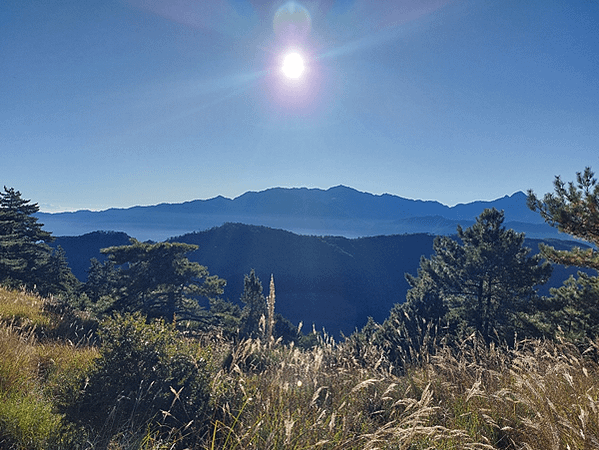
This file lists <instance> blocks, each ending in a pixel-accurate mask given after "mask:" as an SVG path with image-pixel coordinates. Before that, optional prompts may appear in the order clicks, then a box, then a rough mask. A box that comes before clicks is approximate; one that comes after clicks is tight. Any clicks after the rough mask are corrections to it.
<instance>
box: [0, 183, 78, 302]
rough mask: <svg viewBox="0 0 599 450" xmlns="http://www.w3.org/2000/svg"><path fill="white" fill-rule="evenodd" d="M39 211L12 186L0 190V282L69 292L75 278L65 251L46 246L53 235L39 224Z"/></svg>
mask: <svg viewBox="0 0 599 450" xmlns="http://www.w3.org/2000/svg"><path fill="white" fill-rule="evenodd" d="M38 211H39V206H38V205H37V203H31V201H30V200H25V199H23V198H22V196H21V193H20V192H19V191H16V190H15V189H14V188H7V187H6V186H4V192H0V283H2V284H5V285H7V286H9V287H13V288H16V287H25V288H27V289H30V290H35V291H37V292H38V293H40V294H42V295H48V294H64V293H67V294H69V293H72V292H73V291H74V290H75V289H76V287H77V285H78V281H77V279H76V278H75V277H74V276H73V274H72V272H71V270H70V269H69V267H68V265H67V263H66V256H65V253H64V251H63V250H62V249H61V248H59V249H57V250H55V251H53V250H52V248H51V247H50V246H49V245H48V243H50V242H52V241H53V240H54V238H53V237H52V235H51V233H49V232H48V231H45V230H43V229H42V227H43V224H41V223H38V219H37V217H35V216H34V214H35V213H37V212H38Z"/></svg>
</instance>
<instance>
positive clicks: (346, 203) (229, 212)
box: [37, 186, 558, 241]
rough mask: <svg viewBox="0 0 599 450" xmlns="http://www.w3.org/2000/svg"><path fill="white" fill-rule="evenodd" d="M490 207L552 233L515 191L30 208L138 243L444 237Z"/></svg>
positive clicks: (297, 195) (64, 223)
mask: <svg viewBox="0 0 599 450" xmlns="http://www.w3.org/2000/svg"><path fill="white" fill-rule="evenodd" d="M493 207H494V208H496V209H498V210H504V211H505V223H504V225H505V226H506V227H507V228H513V229H514V230H516V231H522V232H525V233H526V235H527V237H531V238H539V239H544V238H557V237H558V233H557V231H556V230H555V229H554V228H551V227H550V226H549V225H547V224H545V223H544V222H543V220H542V218H541V217H540V216H539V215H538V214H536V213H534V212H533V211H531V210H530V209H528V207H527V206H526V195H525V194H524V193H522V192H516V193H515V194H513V195H511V196H507V195H506V196H505V197H502V198H499V199H496V200H493V201H475V202H472V203H467V204H459V205H455V206H453V207H449V206H446V205H443V204H441V203H439V202H436V201H422V200H410V199H406V198H402V197H399V196H396V195H390V194H383V195H373V194H370V193H365V192H359V191H357V190H355V189H352V188H349V187H346V186H337V187H333V188H330V189H327V190H322V189H307V188H291V189H289V188H273V189H268V190H265V191H261V192H247V193H245V194H243V195H241V196H239V197H237V198H235V199H228V198H225V197H221V196H219V197H215V198H212V199H209V200H193V201H190V202H185V203H179V204H166V203H164V204H159V205H154V206H135V207H132V208H126V209H108V210H105V211H76V212H64V213H38V214H37V217H38V218H39V219H40V222H42V223H44V225H45V229H46V230H48V231H51V232H52V233H53V234H54V235H55V236H77V235H81V234H85V233H90V232H93V231H96V230H113V231H123V232H125V233H127V234H128V235H130V236H134V237H135V238H137V239H139V240H154V241H161V240H165V239H168V238H170V237H172V236H178V235H183V234H186V233H190V232H194V231H201V230H207V229H209V228H213V227H218V226H221V225H223V224H224V223H228V222H231V223H245V224H249V225H262V226H267V227H270V228H278V229H283V230H287V231H291V232H294V233H297V234H304V235H319V236H326V235H330V236H344V237H348V238H354V237H365V236H380V235H392V234H408V233H430V234H435V235H449V234H453V233H455V230H456V226H457V225H458V224H460V225H462V227H464V228H465V227H468V226H470V225H472V224H473V223H474V220H475V217H476V216H478V215H479V214H480V213H481V212H482V211H483V210H484V209H485V208H493Z"/></svg>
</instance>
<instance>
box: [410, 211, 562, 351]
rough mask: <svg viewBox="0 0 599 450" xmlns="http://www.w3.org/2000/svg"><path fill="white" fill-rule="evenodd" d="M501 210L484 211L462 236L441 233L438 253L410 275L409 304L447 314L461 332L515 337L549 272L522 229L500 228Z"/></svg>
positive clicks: (432, 314) (427, 314)
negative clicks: (525, 240)
mask: <svg viewBox="0 0 599 450" xmlns="http://www.w3.org/2000/svg"><path fill="white" fill-rule="evenodd" d="M503 221H504V213H503V211H497V210H496V209H494V208H493V209H486V210H485V211H483V213H482V214H481V215H480V216H479V217H477V218H476V223H475V224H474V225H472V226H471V227H469V228H466V229H462V227H460V226H458V228H457V232H458V238H459V242H458V241H457V240H454V239H453V238H451V237H447V236H440V237H437V238H436V239H435V241H434V244H433V248H434V252H435V253H434V254H433V255H432V256H431V257H430V258H429V259H427V258H424V257H423V258H422V259H421V261H420V268H419V270H418V276H417V277H413V276H411V275H407V276H406V277H407V280H408V282H409V283H410V286H412V288H411V289H410V291H409V292H408V303H407V307H409V308H410V310H411V311H412V312H416V313H417V314H422V317H423V318H425V319H426V320H430V319H434V320H436V319H440V318H442V317H445V318H446V319H448V320H449V321H450V322H451V323H453V324H454V326H455V327H457V330H458V332H459V333H466V332H467V333H469V332H472V331H477V332H479V333H480V334H481V335H482V336H484V337H485V338H486V339H491V338H492V336H494V335H498V336H499V337H500V338H501V339H505V340H508V341H509V340H511V338H512V337H513V335H514V332H516V331H518V330H524V329H526V326H527V325H526V324H525V323H524V322H523V314H522V313H524V312H526V311H527V309H528V307H529V306H530V304H531V302H532V301H534V300H535V299H536V298H537V293H536V289H535V287H536V286H538V285H541V284H544V283H545V282H546V281H547V280H548V279H549V276H550V274H551V266H550V265H549V263H541V256H540V255H535V256H528V254H529V252H530V249H528V248H525V247H523V242H524V233H517V232H515V231H514V230H511V229H510V230H506V229H505V227H503V226H502V224H503Z"/></svg>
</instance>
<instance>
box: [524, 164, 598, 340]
mask: <svg viewBox="0 0 599 450" xmlns="http://www.w3.org/2000/svg"><path fill="white" fill-rule="evenodd" d="M553 184H554V188H555V192H554V193H547V194H545V196H544V197H543V199H542V200H541V199H539V198H537V197H536V195H535V194H534V193H533V192H532V191H529V192H528V206H529V207H530V208H531V209H532V210H533V211H539V213H540V214H541V216H542V217H543V219H545V221H546V222H547V223H549V224H550V225H551V226H554V227H557V228H558V229H559V230H560V231H562V232H564V233H568V234H570V235H572V236H574V237H577V238H580V239H583V240H586V241H588V242H590V243H591V244H593V245H594V246H597V245H599V185H598V184H597V180H596V179H595V178H594V173H593V172H592V170H591V169H590V167H587V168H585V170H584V172H582V173H581V172H578V173H577V174H576V183H574V182H569V183H567V184H566V183H564V182H563V181H562V180H561V178H560V177H559V176H557V177H555V180H554V183H553ZM540 249H541V253H542V254H543V255H544V256H545V257H546V258H547V259H549V260H551V261H553V262H555V263H557V264H563V265H566V266H578V267H586V268H590V269H595V270H599V254H597V252H596V251H595V250H594V249H593V248H590V249H588V250H582V249H580V248H578V247H575V248H574V249H572V250H570V251H565V250H561V251H560V250H556V249H555V248H553V247H550V246H547V245H541V246H540ZM536 316H537V320H538V321H540V322H543V323H544V324H545V328H546V332H547V334H549V335H552V336H555V335H560V336H564V337H566V338H569V339H573V340H576V341H578V342H584V340H585V339H586V338H595V337H597V336H599V279H598V278H597V277H596V276H590V275H588V274H585V273H583V272H578V278H577V279H575V278H574V277H570V278H569V279H568V280H566V281H565V282H564V285H563V286H562V287H560V288H557V289H552V290H551V297H550V298H548V299H546V301H545V302H544V303H542V304H539V312H538V313H537V315H536Z"/></svg>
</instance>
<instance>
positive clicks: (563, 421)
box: [0, 289, 599, 449]
mask: <svg viewBox="0 0 599 450" xmlns="http://www.w3.org/2000/svg"><path fill="white" fill-rule="evenodd" d="M55 306H56V305H54V304H53V302H52V300H49V299H41V298H39V297H36V296H33V295H30V294H25V293H23V292H17V291H9V290H5V289H0V318H1V319H0V321H1V325H0V397H1V399H2V401H0V442H1V446H2V447H3V448H15V449H35V448H39V449H51V448H56V449H61V448H89V449H92V448H112V449H138V448H139V449H141V448H145V449H159V448H160V449H162V448H198V449H249V448H260V449H280V448H286V449H287V448H291V449H304V448H322V449H364V448H371V449H374V448H380V449H424V448H437V449H453V448H473V449H474V448H476V449H483V448H484V449H493V448H496V449H504V448H510V449H520V448H526V449H566V448H570V449H585V448H597V447H598V446H599V366H598V364H597V355H598V351H599V345H598V344H597V343H596V342H589V343H588V347H587V348H586V349H583V351H581V350H580V349H579V348H577V347H576V346H574V345H572V344H568V343H566V342H553V341H547V340H545V341H542V340H528V341H523V342H517V344H516V345H515V346H513V347H509V348H508V347H505V346H495V345H487V344H486V343H485V342H484V341H483V340H482V339H480V338H478V337H476V336H471V337H469V338H466V339H464V340H462V341H461V342H460V343H459V345H454V346H451V347H450V346H446V345H443V344H442V343H436V348H437V351H436V353H435V354H424V355H422V357H421V358H420V360H419V362H418V363H415V364H413V365H408V366H406V367H405V368H404V370H403V373H402V374H397V373H396V371H393V370H391V369H392V367H391V366H392V364H390V362H389V361H388V360H386V359H385V357H384V355H383V353H382V352H381V351H380V350H379V349H378V348H377V347H376V346H375V345H363V343H360V342H359V341H358V340H357V339H356V338H350V339H347V340H346V341H344V342H342V343H335V342H334V341H333V340H332V339H330V338H327V337H326V336H324V337H323V336H321V337H320V338H319V340H318V343H317V345H315V346H313V347H312V348H309V349H300V348H297V347H296V346H294V345H293V344H290V345H283V344H282V343H276V342H273V341H271V342H262V341H260V340H259V339H248V340H244V341H242V342H239V343H237V344H233V343H232V342H230V341H226V340H224V339H219V338H218V337H216V336H214V335H211V336H207V335H201V334H199V335H196V336H194V337H193V338H191V337H189V336H187V337H186V336H184V335H183V334H182V333H180V332H175V331H174V330H171V331H172V333H174V334H170V331H168V330H166V329H165V327H166V325H165V324H164V323H161V324H160V325H158V326H157V325H156V322H154V325H147V324H145V321H143V320H139V318H137V319H136V318H135V316H127V317H121V318H120V319H119V318H116V319H110V320H109V321H107V322H105V323H104V324H103V327H106V328H105V330H107V329H108V328H109V327H113V328H114V327H121V331H122V330H123V329H124V328H123V326H124V325H125V324H126V325H127V326H129V330H130V331H131V329H132V328H136V327H137V328H138V331H139V333H138V336H135V335H134V333H130V334H128V336H124V335H123V336H120V337H118V336H116V335H114V333H113V336H112V338H116V339H112V340H111V341H104V342H102V343H99V342H98V343H96V342H95V341H94V340H93V339H85V338H83V336H85V333H81V336H82V339H80V340H79V341H77V342H73V341H72V340H71V337H73V333H71V334H70V335H69V334H68V328H66V327H64V324H63V323H62V321H63V320H64V319H65V315H64V314H63V315H61V314H56V313H52V310H55V309H56V308H55ZM79 323H80V326H81V329H80V332H83V331H84V327H85V326H88V327H89V326H90V324H89V323H87V324H86V323H85V321H83V320H81V319H80V322H79ZM57 330H59V331H57ZM90 331H91V330H90ZM104 333H107V331H104ZM164 333H167V334H168V337H169V340H168V341H165V342H164V345H165V346H166V347H169V346H170V347H171V350H168V349H166V348H163V349H162V350H160V351H163V352H166V353H168V352H169V351H170V352H171V356H172V355H175V354H178V355H179V357H180V356H181V355H187V356H188V357H189V359H188V360H187V361H188V362H189V363H190V364H191V363H193V364H191V365H189V366H188V367H191V366H193V367H194V372H193V373H192V372H187V373H186V376H181V374H173V373H172V372H171V373H170V374H169V373H167V372H164V371H162V372H161V369H160V366H161V363H160V361H159V358H158V359H157V360H156V361H154V363H148V361H149V354H148V352H149V351H148V349H153V350H156V349H157V348H158V347H160V345H162V344H160V345H156V346H153V345H152V344H148V342H147V341H146V342H144V344H145V345H144V346H143V347H140V349H143V350H144V351H145V352H146V353H145V354H144V355H142V356H143V358H142V359H140V360H138V363H139V364H142V363H148V364H150V366H151V367H150V366H148V367H147V371H146V372H144V373H139V374H138V375H139V376H140V379H138V380H137V383H138V386H135V387H134V391H135V392H136V393H137V395H136V396H135V398H133V399H130V400H132V401H131V402H130V403H128V404H127V400H124V399H122V398H119V396H118V395H116V396H114V397H111V395H112V394H113V393H116V394H118V392H117V390H119V389H120V391H119V392H121V393H123V394H122V395H125V394H124V393H126V392H125V387H124V384H122V383H121V384H120V385H119V386H120V387H119V388H117V389H116V390H115V391H114V392H112V391H111V386H112V385H114V384H115V383H117V384H118V382H119V381H120V380H121V377H122V376H123V373H122V372H120V373H116V372H115V373H114V376H112V377H111V376H110V372H106V371H105V372H103V374H102V376H103V377H104V378H102V380H103V382H104V383H105V384H104V386H103V388H102V389H101V390H100V391H101V392H102V393H103V395H104V401H105V402H106V404H105V408H106V410H105V413H104V414H96V415H92V414H91V413H90V411H87V412H86V411H85V410H83V409H81V408H80V409H79V410H78V411H77V414H73V408H76V407H77V406H78V405H79V406H81V405H85V404H86V403H85V401H87V402H89V401H90V398H87V399H83V400H84V403H81V401H82V397H85V395H82V392H85V391H86V390H87V389H89V386H92V388H93V383H94V380H97V379H98V374H99V373H101V372H102V367H106V365H107V364H108V365H110V364H112V366H111V369H115V368H116V367H117V366H118V365H127V358H135V352H136V351H137V350H139V349H136V342H135V341H136V339H137V338H139V339H154V342H155V343H156V342H158V341H160V339H161V336H162V337H164V336H165V334H164ZM117 334H118V333H117ZM171 339H172V340H171ZM119 345H120V346H122V347H123V348H121V350H118V351H119V352H120V354H119V360H118V361H111V360H110V355H111V352H113V354H114V352H115V348H116V347H118V346H119ZM108 347H110V348H108ZM125 347H126V348H125ZM175 347H177V348H178V350H177V351H174V350H173V348H175ZM183 347H185V348H183ZM171 361H172V359H171ZM153 371H154V372H157V373H161V374H162V375H161V377H162V378H159V377H157V378H156V379H154V380H151V381H150V384H152V383H154V385H159V384H161V383H162V384H163V387H164V389H162V391H161V394H160V395H156V393H157V392H159V391H160V389H157V390H156V391H155V392H153V393H151V394H149V391H145V390H144V388H147V386H143V380H146V381H147V380H150V378H149V377H150V375H149V373H150V372H153ZM197 374H200V375H201V376H200V377H199V378H197V377H196V375H197ZM134 376H135V375H133V377H134ZM194 377H196V378H194ZM192 378H193V379H195V380H196V383H195V387H196V388H195V393H196V395H195V397H194V398H195V400H193V401H194V402H195V404H194V407H195V409H194V410H193V411H191V410H190V411H185V409H186V408H187V406H189V402H190V396H189V395H187V396H186V395H185V389H186V388H189V385H185V386H184V385H182V384H178V385H175V383H181V381H182V380H183V382H184V383H185V382H186V381H188V380H189V379H192ZM111 383H112V384H111ZM169 383H170V384H169ZM204 389H205V391H204ZM150 390H151V389H150ZM201 393H204V394H207V395H202V394H201ZM96 394H99V392H97V393H96ZM188 394H189V393H188ZM92 398H93V396H92ZM95 398H96V401H98V400H99V397H95ZM128 400H129V399H128ZM111 402H112V403H111ZM186 402H187V403H186ZM136 406H139V408H137V409H136ZM98 411H99V409H98V405H96V406H95V407H94V408H93V412H94V414H95V413H97V412H98ZM151 411H153V413H152V414H153V417H151V419H152V420H148V419H149V418H148V417H147V415H148V414H149V413H150V412H151ZM142 413H143V414H142ZM186 415H191V416H193V418H192V419H191V420H190V421H187V418H185V420H181V419H182V418H184V416H186ZM142 416H143V417H142Z"/></svg>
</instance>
